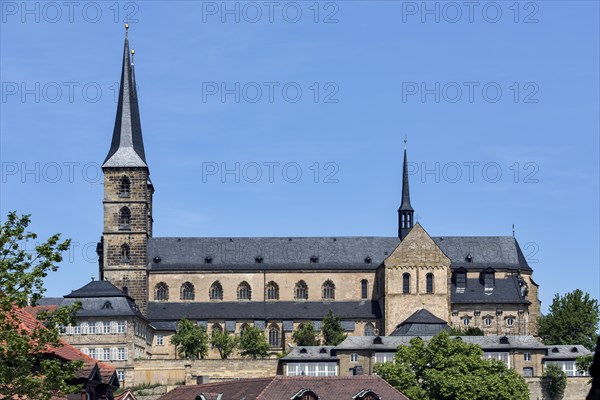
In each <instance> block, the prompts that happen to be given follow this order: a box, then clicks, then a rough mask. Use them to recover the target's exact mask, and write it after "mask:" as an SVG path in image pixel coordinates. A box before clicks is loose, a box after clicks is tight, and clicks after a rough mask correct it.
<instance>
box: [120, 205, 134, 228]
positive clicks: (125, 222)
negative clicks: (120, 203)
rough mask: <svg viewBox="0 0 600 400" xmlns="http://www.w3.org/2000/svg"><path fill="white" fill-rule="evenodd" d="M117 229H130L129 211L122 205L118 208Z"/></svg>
mask: <svg viewBox="0 0 600 400" xmlns="http://www.w3.org/2000/svg"><path fill="white" fill-rule="evenodd" d="M119 229H121V230H129V229H131V211H130V210H129V208H128V207H123V208H121V209H120V210H119Z"/></svg>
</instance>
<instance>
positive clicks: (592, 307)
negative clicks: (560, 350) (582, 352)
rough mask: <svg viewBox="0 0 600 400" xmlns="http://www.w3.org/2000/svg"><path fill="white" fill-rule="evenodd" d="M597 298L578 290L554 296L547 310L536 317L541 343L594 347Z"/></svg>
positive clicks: (597, 317) (597, 318)
mask: <svg viewBox="0 0 600 400" xmlns="http://www.w3.org/2000/svg"><path fill="white" fill-rule="evenodd" d="M598 321H599V315H598V300H596V299H593V298H591V297H590V295H589V294H588V293H584V292H582V291H581V290H579V289H576V290H575V291H573V292H570V293H567V294H565V295H564V296H560V295H559V294H558V293H557V294H556V295H555V296H554V299H553V300H552V304H551V305H550V312H549V313H548V315H544V316H542V317H540V318H539V320H538V330H537V334H538V335H539V336H540V337H541V338H542V341H543V342H544V344H547V345H553V344H581V345H583V346H585V347H586V348H587V349H589V350H592V351H593V350H594V346H595V344H596V335H597V333H596V332H597V331H598Z"/></svg>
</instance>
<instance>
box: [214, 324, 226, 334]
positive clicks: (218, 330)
mask: <svg viewBox="0 0 600 400" xmlns="http://www.w3.org/2000/svg"><path fill="white" fill-rule="evenodd" d="M211 332H212V333H215V332H220V333H223V327H222V326H221V324H213V326H212V331H211Z"/></svg>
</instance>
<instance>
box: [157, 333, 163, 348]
mask: <svg viewBox="0 0 600 400" xmlns="http://www.w3.org/2000/svg"><path fill="white" fill-rule="evenodd" d="M164 344H165V336H164V335H156V345H157V346H164Z"/></svg>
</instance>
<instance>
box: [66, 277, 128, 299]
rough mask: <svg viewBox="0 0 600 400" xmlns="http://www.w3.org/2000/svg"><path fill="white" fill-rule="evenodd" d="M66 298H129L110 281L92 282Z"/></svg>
mask: <svg viewBox="0 0 600 400" xmlns="http://www.w3.org/2000/svg"><path fill="white" fill-rule="evenodd" d="M64 297H65V298H84V297H129V296H127V295H126V294H125V293H124V292H123V291H122V290H120V289H119V288H117V287H116V286H115V285H113V284H112V283H110V282H109V281H91V282H90V283H88V284H86V285H84V286H82V287H80V288H79V289H76V290H73V291H71V293H69V294H68V295H66V296H64Z"/></svg>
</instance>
